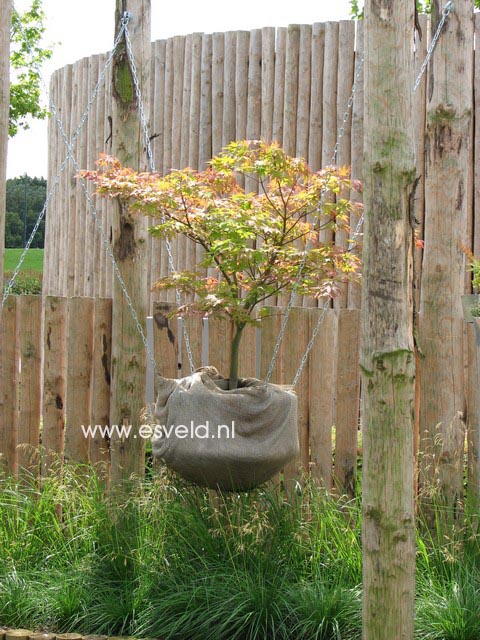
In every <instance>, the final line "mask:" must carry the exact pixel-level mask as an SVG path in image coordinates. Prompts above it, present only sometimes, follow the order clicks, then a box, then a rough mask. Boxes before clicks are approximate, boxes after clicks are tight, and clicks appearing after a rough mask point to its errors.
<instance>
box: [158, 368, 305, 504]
mask: <svg viewBox="0 0 480 640" xmlns="http://www.w3.org/2000/svg"><path fill="white" fill-rule="evenodd" d="M155 423H156V424H155V431H156V433H155V435H154V437H153V439H152V447H153V455H154V456H155V457H157V458H160V459H161V460H163V461H164V462H165V464H166V465H167V467H169V468H171V469H173V470H174V471H177V472H178V473H179V474H180V475H182V476H183V477H184V478H186V479H187V480H192V481H193V482H195V483H196V484H199V485H202V486H206V487H211V488H220V489H223V490H227V491H230V490H237V491H244V490H248V489H252V488H253V487H256V486H258V485H259V484H261V483H262V482H265V481H266V480H268V479H269V478H271V477H272V476H273V475H274V474H275V473H277V472H278V471H280V469H282V467H284V465H285V464H286V463H287V462H289V461H290V460H291V459H292V458H294V457H295V456H296V455H297V454H298V451H299V445H298V433H297V398H296V396H295V394H294V393H293V391H290V390H285V389H283V388H280V387H278V386H276V385H272V384H265V383H264V382H261V381H260V380H256V379H255V378H244V379H241V380H239V388H238V389H234V390H232V391H229V390H228V382H227V381H226V380H225V378H223V377H221V376H219V375H218V373H217V371H216V369H214V368H213V367H205V368H204V369H201V370H199V371H197V372H196V373H194V374H193V375H191V376H188V377H187V378H182V379H180V380H164V382H163V384H162V386H161V388H160V389H159V394H158V399H157V403H156V408H155ZM220 425H223V427H221V426H220ZM207 434H208V435H207Z"/></svg>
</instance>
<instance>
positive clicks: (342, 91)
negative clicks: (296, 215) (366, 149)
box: [334, 20, 355, 309]
mask: <svg viewBox="0 0 480 640" xmlns="http://www.w3.org/2000/svg"><path fill="white" fill-rule="evenodd" d="M354 43H355V23H354V22H353V21H352V20H341V21H340V23H339V33H338V71H337V76H338V77H337V126H336V131H337V134H336V138H337V140H338V152H337V166H339V167H343V166H347V167H349V166H350V162H351V156H350V148H351V123H352V120H351V117H352V116H351V112H350V114H349V116H348V119H347V121H346V122H345V123H343V118H344V113H345V106H346V104H347V103H348V100H349V98H350V94H351V92H352V84H353V72H354V60H355V52H354ZM342 127H343V130H344V134H343V136H341V137H340V133H339V131H340V129H341V128H342ZM341 195H346V196H347V197H348V195H349V194H348V193H347V194H341ZM347 241H348V233H347V232H346V231H345V230H343V229H339V230H338V231H337V232H336V233H335V245H336V246H337V247H341V248H342V249H345V248H346V247H347ZM347 301H348V286H347V285H346V284H342V285H340V294H339V295H338V296H337V297H336V298H335V301H334V306H335V308H337V309H344V308H345V307H346V306H347Z"/></svg>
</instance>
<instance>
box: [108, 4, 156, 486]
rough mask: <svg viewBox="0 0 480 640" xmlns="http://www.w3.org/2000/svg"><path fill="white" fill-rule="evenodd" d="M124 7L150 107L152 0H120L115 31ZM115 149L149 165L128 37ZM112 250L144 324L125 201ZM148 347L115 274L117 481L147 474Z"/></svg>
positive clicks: (117, 91)
mask: <svg viewBox="0 0 480 640" xmlns="http://www.w3.org/2000/svg"><path fill="white" fill-rule="evenodd" d="M124 11H129V12H130V13H131V14H132V17H131V19H130V22H129V24H128V30H129V34H130V39H131V42H132V47H133V52H134V56H135V65H136V68H137V74H138V78H139V82H140V89H141V92H142V96H143V102H144V105H145V112H146V113H149V109H148V100H149V86H150V82H149V69H150V46H151V45H150V0H116V13H115V25H116V33H118V31H119V30H120V26H121V19H122V16H123V13H124ZM112 76H113V79H112V92H113V97H114V100H113V114H112V120H113V154H114V155H115V156H116V157H118V158H119V160H120V161H121V162H122V163H123V164H124V165H126V166H128V167H132V168H134V169H140V168H141V166H142V168H144V167H145V161H146V154H145V141H144V137H143V132H142V127H141V123H140V116H139V112H138V104H137V99H136V96H135V87H134V83H133V76H132V69H131V65H130V64H129V62H128V58H127V51H126V45H125V42H124V41H123V42H122V43H121V44H120V46H119V48H118V49H117V53H116V55H115V59H114V63H113V71H112ZM112 232H113V238H112V241H113V250H114V254H115V258H116V260H117V264H118V266H119V269H120V272H121V274H122V276H123V279H124V281H125V284H126V287H127V290H128V293H129V295H130V297H131V300H132V304H133V307H134V309H135V311H136V313H137V315H138V319H139V321H140V323H141V324H142V326H143V327H145V322H146V314H147V280H146V264H145V254H146V225H145V222H144V220H143V219H141V218H140V217H138V216H133V215H132V214H131V212H130V211H129V210H128V208H127V207H126V206H123V205H121V204H120V203H119V202H118V203H116V207H114V211H113V223H112ZM145 376H146V359H145V347H144V345H143V342H142V340H141V337H140V335H139V332H138V330H137V327H136V324H135V321H134V320H133V318H132V315H131V312H130V309H129V308H128V305H127V301H126V299H125V297H124V294H123V292H122V290H121V288H120V285H119V283H118V281H117V280H116V279H114V288H113V309H112V384H111V389H112V392H111V412H110V420H111V423H112V424H114V425H117V424H118V425H132V430H131V434H130V436H129V437H125V436H123V437H121V438H120V437H118V436H117V437H114V438H112V442H111V448H112V451H111V456H112V470H111V480H112V485H113V484H118V483H120V482H122V481H124V480H126V479H128V478H130V477H131V476H132V474H134V475H135V476H136V477H143V475H144V471H145V454H144V451H145V442H144V441H143V440H142V438H140V437H139V436H138V426H139V425H140V424H141V423H142V422H143V420H142V418H141V415H142V412H143V410H144V407H145Z"/></svg>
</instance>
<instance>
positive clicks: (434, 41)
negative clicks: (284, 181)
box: [292, 2, 455, 387]
mask: <svg viewBox="0 0 480 640" xmlns="http://www.w3.org/2000/svg"><path fill="white" fill-rule="evenodd" d="M454 8H455V6H454V4H453V2H447V4H446V5H445V7H444V8H443V11H442V19H441V20H440V23H439V25H438V28H437V30H436V32H435V35H434V36H433V38H432V42H431V44H430V47H429V48H428V51H427V54H426V57H425V60H424V61H423V64H422V66H421V68H420V73H419V74H418V77H417V79H416V80H415V84H414V85H413V93H415V91H416V90H417V88H418V86H419V85H420V82H421V79H422V76H423V74H424V73H425V69H426V68H427V66H428V63H429V62H430V59H431V57H432V54H433V51H434V49H435V46H436V44H437V41H438V38H439V37H440V34H441V32H442V29H443V26H444V24H445V22H446V20H447V18H448V16H449V15H450V13H451V12H452V11H453V10H454ZM362 63H363V58H362ZM349 102H350V100H349ZM335 149H338V142H337V144H336V145H335ZM363 220H364V214H363V213H362V215H361V216H360V218H359V220H358V223H357V226H356V228H355V232H354V234H353V235H352V237H351V238H350V240H349V242H348V250H349V251H351V250H352V249H353V247H354V244H355V240H356V238H357V236H358V235H359V234H360V229H361V227H362V224H363ZM327 308H328V301H327V302H326V303H325V306H324V307H323V313H322V314H321V315H320V316H319V318H318V320H317V323H316V324H315V327H314V329H313V332H312V336H311V338H310V340H309V342H308V345H307V347H306V349H305V353H304V354H303V356H302V359H301V361H300V366H299V367H298V370H297V373H296V374H295V378H294V379H293V383H292V386H293V387H295V386H296V384H297V382H298V381H299V379H300V376H301V375H302V372H303V369H304V368H305V365H306V364H307V361H308V356H309V355H310V351H311V350H312V348H313V344H314V342H315V338H316V337H317V335H318V332H319V331H320V327H321V325H322V323H323V320H324V318H325V313H326V310H327Z"/></svg>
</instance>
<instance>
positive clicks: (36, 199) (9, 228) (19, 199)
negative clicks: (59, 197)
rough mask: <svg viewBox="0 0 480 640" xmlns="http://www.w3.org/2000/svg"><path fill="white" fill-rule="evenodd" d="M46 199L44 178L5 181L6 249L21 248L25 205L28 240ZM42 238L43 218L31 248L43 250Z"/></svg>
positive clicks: (43, 229)
mask: <svg viewBox="0 0 480 640" xmlns="http://www.w3.org/2000/svg"><path fill="white" fill-rule="evenodd" d="M46 197H47V181H46V180H45V178H31V177H29V176H21V177H18V178H12V179H10V180H7V206H6V211H7V213H6V222H5V246H6V247H7V248H15V247H22V246H23V227H24V214H25V204H26V205H27V227H26V238H27V239H28V237H29V235H30V233H31V232H32V229H33V226H34V224H35V222H36V220H37V216H38V214H39V212H40V211H41V210H42V207H43V205H44V203H45V199H46ZM44 237H45V218H44V219H43V220H42V222H41V224H40V227H39V228H38V231H37V233H36V234H35V238H34V239H33V242H32V245H31V246H32V247H33V248H40V249H43V246H44Z"/></svg>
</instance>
